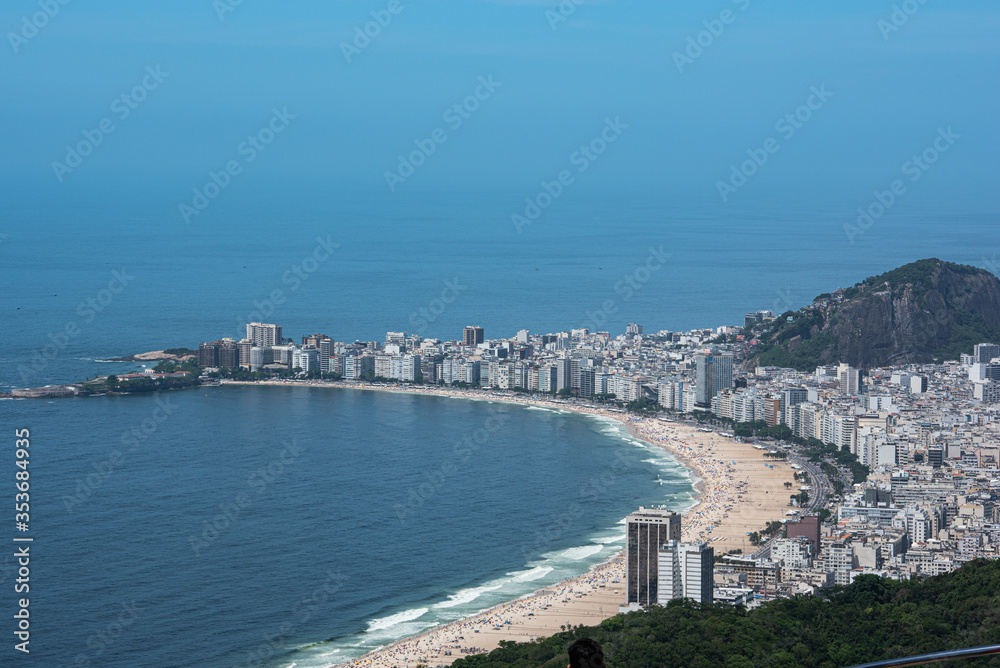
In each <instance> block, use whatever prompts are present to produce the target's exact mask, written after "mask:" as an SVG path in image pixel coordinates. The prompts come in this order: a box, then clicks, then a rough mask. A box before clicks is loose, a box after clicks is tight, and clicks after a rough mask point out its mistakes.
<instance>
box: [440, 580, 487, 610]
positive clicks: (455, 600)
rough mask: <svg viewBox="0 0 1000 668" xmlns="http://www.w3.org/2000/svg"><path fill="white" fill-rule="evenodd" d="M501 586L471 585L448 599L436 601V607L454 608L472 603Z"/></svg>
mask: <svg viewBox="0 0 1000 668" xmlns="http://www.w3.org/2000/svg"><path fill="white" fill-rule="evenodd" d="M499 588H500V585H492V586H483V587H470V588H469V589H461V590H459V591H457V592H455V593H454V594H452V595H451V596H449V597H448V600H447V601H441V602H440V603H435V604H434V607H435V608H454V607H455V606H456V605H462V604H464V603H471V602H473V601H475V600H476V599H477V598H479V597H480V596H482V595H483V594H485V593H486V592H488V591H495V590H497V589H499Z"/></svg>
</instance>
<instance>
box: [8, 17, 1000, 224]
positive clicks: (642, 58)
mask: <svg viewBox="0 0 1000 668" xmlns="http://www.w3.org/2000/svg"><path fill="white" fill-rule="evenodd" d="M226 1H227V0H218V2H216V3H213V2H212V0H178V1H174V2H170V3H157V4H156V5H151V3H136V2H124V1H118V0H105V1H101V2H83V1H82V0H72V1H70V2H68V4H65V5H59V4H58V2H57V0H50V2H51V5H52V6H53V7H55V6H58V12H57V13H55V14H54V16H52V17H51V18H48V19H47V21H45V22H44V23H45V25H42V27H40V28H38V29H37V32H36V33H34V34H32V35H31V36H30V37H27V38H24V39H19V37H17V36H18V35H19V36H20V37H24V34H25V30H26V32H27V33H29V34H31V33H32V31H31V29H30V28H27V29H25V20H28V21H29V22H30V21H31V20H32V18H31V17H33V16H35V15H37V14H38V12H40V11H42V10H41V9H40V6H41V5H45V4H46V0H42V2H39V1H38V0H36V1H35V2H30V1H25V0H16V1H15V0H10V1H9V2H5V3H4V4H3V7H2V10H0V26H2V27H3V30H4V33H5V39H4V43H3V44H2V45H0V86H2V88H3V90H4V91H5V96H4V104H3V105H2V109H0V114H2V116H3V121H4V122H3V128H4V132H3V154H4V157H5V160H4V161H3V164H2V166H0V175H2V177H3V179H4V181H5V183H6V184H8V186H13V187H6V188H4V190H5V191H6V192H5V194H4V195H2V197H3V203H5V204H7V205H10V204H15V205H16V204H20V203H21V202H20V200H21V199H22V198H24V197H25V196H27V195H28V194H29V193H30V194H31V196H32V197H33V198H42V199H44V200H45V201H47V202H57V203H63V204H66V205H73V203H74V202H77V201H82V200H83V199H84V198H86V197H87V196H88V195H89V194H92V193H95V192H109V191H115V190H119V191H124V192H140V191H146V190H149V191H151V192H155V193H157V194H158V195H162V196H163V198H164V200H165V201H171V202H176V201H180V200H182V199H183V198H184V197H188V196H189V195H190V193H191V190H192V188H193V187H197V186H199V185H202V184H204V183H205V182H206V180H207V179H208V175H209V173H210V171H214V172H216V173H218V172H219V171H220V170H224V169H225V165H226V163H227V162H229V161H231V160H235V161H236V162H237V163H239V165H240V167H241V173H240V175H239V177H238V178H237V179H235V181H234V183H233V187H234V189H235V188H239V189H243V190H245V191H246V192H247V194H248V195H249V194H251V193H253V192H255V191H259V190H260V189H261V188H267V187H275V188H290V189H295V190H296V191H297V192H300V193H302V194H303V195H308V194H320V193H322V194H323V195H325V196H337V195H338V194H345V195H346V194H352V193H356V192H358V191H364V190H367V189H371V190H372V191H373V192H380V193H382V194H384V195H386V196H402V197H406V196H408V195H412V194H416V193H421V192H425V191H434V190H439V189H451V188H454V189H460V190H465V191H472V192H475V191H478V190H511V191H516V192H533V191H534V190H536V189H537V187H538V184H539V182H540V181H541V180H543V179H545V180H551V179H553V178H556V176H557V174H558V173H559V172H560V171H561V170H564V169H567V168H570V165H571V158H572V156H573V155H574V152H575V151H577V150H578V149H579V147H580V146H581V145H584V144H587V143H589V142H591V141H592V140H594V139H596V138H597V137H598V136H600V134H601V132H602V129H603V127H604V125H605V122H606V119H608V118H611V119H615V118H619V119H620V121H621V123H624V124H625V125H627V129H625V130H624V131H623V132H622V133H621V136H620V137H619V138H618V139H617V141H615V142H614V143H613V144H611V145H609V146H608V147H607V150H606V152H605V153H603V154H602V155H600V156H599V159H597V160H594V161H593V164H592V165H590V167H591V169H592V170H593V171H592V172H591V174H592V175H595V176H593V178H591V179H590V180H589V181H588V184H589V185H588V190H590V189H595V190H600V189H602V188H607V189H615V190H617V191H628V192H635V193H640V194H646V195H652V196H660V195H662V196H664V197H679V198H687V199H690V200H694V201H700V200H704V201H705V202H715V203H718V202H719V200H720V194H719V192H718V190H719V189H718V182H719V181H724V180H726V179H728V178H729V177H730V173H731V165H734V164H739V163H740V162H741V161H744V160H746V159H748V154H747V151H758V155H759V149H760V148H761V147H762V146H763V145H764V143H765V142H766V141H767V140H768V139H769V138H771V139H774V140H775V141H776V142H777V143H778V147H779V150H777V152H776V153H773V154H769V155H768V162H767V164H766V165H762V166H761V167H760V169H759V170H757V171H756V173H755V174H754V175H753V176H752V177H751V178H749V179H748V182H747V184H746V185H745V186H743V187H741V188H740V192H738V193H737V195H736V196H735V198H740V197H746V198H751V197H764V198H770V197H799V196H811V195H812V194H814V193H820V192H823V193H830V192H837V193H844V196H845V197H847V198H848V199H850V200H851V201H854V200H859V198H862V200H863V198H866V197H868V196H870V194H871V192H872V191H873V190H874V189H876V188H886V187H888V186H889V184H890V182H891V181H892V180H893V179H896V178H899V177H900V174H901V169H902V166H903V164H904V163H905V162H906V161H907V160H908V159H909V157H910V156H911V155H913V154H914V153H919V152H921V151H923V150H924V149H925V148H927V147H929V146H930V145H931V144H932V142H933V141H934V140H935V137H936V136H937V134H938V130H939V129H941V128H945V129H946V128H948V127H951V128H953V132H954V133H956V134H957V135H959V137H960V138H959V139H958V140H957V141H956V142H954V145H953V146H950V147H949V150H948V152H947V154H944V155H942V156H941V158H940V161H939V162H938V164H935V165H934V166H933V168H932V169H931V170H929V171H928V174H927V178H926V179H925V180H924V184H923V185H922V187H921V189H920V190H921V193H922V195H924V196H927V197H930V198H938V199H939V200H940V199H941V198H950V199H951V200H953V201H955V202H956V203H958V202H961V204H956V206H971V204H970V203H972V202H975V203H976V206H980V208H982V207H981V205H982V204H984V203H985V206H986V208H995V205H996V191H997V190H998V189H997V188H996V181H997V179H996V164H995V163H996V161H995V156H996V155H997V154H998V148H1000V142H998V132H997V129H996V118H997V117H998V116H1000V103H998V102H1000V99H998V92H997V91H1000V85H998V84H1000V82H998V80H997V79H998V65H1000V58H998V55H1000V42H998V41H997V40H996V38H995V36H996V35H997V34H998V32H1000V5H997V4H996V3H995V2H988V1H970V2H962V3H955V2H944V1H943V0H926V2H924V4H920V3H919V1H918V0H911V2H910V4H909V5H908V7H907V8H908V9H910V10H911V11H912V13H911V14H909V15H906V21H905V23H904V22H902V20H901V19H900V16H902V15H903V14H900V12H902V5H905V4H907V3H893V2H889V1H882V0H867V1H864V2H861V1H854V2H837V3H833V2H826V3H803V2H795V1H792V0H786V1H779V2H775V1H771V2H766V3H765V2H763V1H762V0H749V1H748V0H739V2H732V1H730V0H716V1H713V2H697V3H695V2H663V1H662V0H659V1H657V2H645V1H637V0H632V1H630V2H625V1H624V0H621V1H616V0H604V1H601V2H586V3H583V4H580V5H575V4H573V3H572V2H570V1H569V0H567V2H566V3H564V5H563V6H564V12H565V13H566V14H568V16H567V17H566V20H565V21H558V22H554V20H553V19H552V16H553V15H554V14H553V12H558V11H559V9H558V7H559V5H558V3H555V2H536V1H533V0H507V1H503V0H496V1H492V2H488V1H485V0H411V1H409V2H404V1H402V0H400V2H399V3H398V6H399V7H402V11H400V12H399V13H398V14H395V15H392V19H391V22H389V23H388V24H387V25H385V26H384V27H380V29H379V33H378V34H377V35H376V36H375V37H373V38H371V40H370V43H368V44H367V45H365V46H364V48H359V49H358V50H357V52H354V53H352V54H351V59H350V62H348V59H347V58H346V57H345V55H344V53H343V46H342V45H343V44H345V43H347V44H350V43H351V42H352V40H353V39H354V35H355V29H356V28H361V29H363V28H364V26H365V24H366V23H368V22H370V21H372V20H373V17H372V14H371V13H372V12H376V13H379V12H381V13H382V16H383V18H384V17H385V16H386V14H387V7H388V6H389V4H390V3H389V2H388V0H379V1H376V2H369V1H344V0H334V1H326V2H316V1H312V2H302V1H296V0H292V1H288V2H282V3H276V2H261V1H259V0H244V1H243V2H242V3H241V4H239V5H238V6H235V7H232V11H227V12H225V13H223V14H222V18H220V11H219V9H218V7H219V6H220V5H221V4H222V3H224V2H226ZM894 5H895V6H896V7H900V10H899V11H898V12H897V24H898V25H893V28H896V27H898V30H892V31H891V32H890V31H888V29H887V28H886V25H891V21H892V17H893V12H894ZM570 9H572V11H570ZM914 9H915V11H913V10H914ZM50 12H51V8H50ZM26 17H27V19H26ZM560 18H562V17H560ZM723 19H725V20H726V21H728V23H725V22H724V21H723ZM880 21H882V22H883V23H882V24H881V26H880V23H879V22H880ZM37 22H41V21H37ZM706 22H707V23H706ZM713 28H714V29H715V31H716V32H717V33H718V34H710V32H711V30H712V29H713ZM699 33H702V34H701V35H700V38H701V41H702V42H703V43H704V44H705V46H703V47H702V48H701V52H700V53H698V51H697V49H694V48H692V51H690V52H689V54H695V57H693V58H691V59H690V61H688V62H684V63H682V68H680V69H681V70H682V71H679V68H678V64H677V62H678V60H677V59H678V56H677V55H675V54H678V53H680V54H684V53H685V50H686V49H687V48H688V47H689V41H688V40H689V38H691V39H692V40H697V39H698V38H699ZM12 35H15V37H12ZM356 48H357V47H356ZM156 67H159V68H160V71H161V72H164V73H166V74H165V75H164V76H163V77H162V80H161V81H159V82H158V83H157V85H156V86H155V88H152V89H151V90H148V91H146V93H145V99H144V100H143V101H142V102H139V103H136V104H135V109H132V110H130V113H129V116H128V117H126V118H120V113H121V109H122V106H121V104H118V105H117V106H113V105H114V101H115V100H116V99H118V98H120V96H121V95H122V94H125V93H128V92H129V91H130V90H132V89H133V88H134V87H135V86H137V85H141V83H142V81H143V78H144V77H146V76H147V71H148V70H147V68H154V69H155V68H156ZM480 77H486V78H490V77H492V79H491V80H492V81H495V82H497V83H498V84H499V86H497V87H496V88H495V90H493V91H492V92H491V93H490V94H489V96H488V97H486V98H485V99H482V100H480V101H479V102H478V103H477V105H476V106H477V107H478V108H476V110H475V111H474V112H471V113H469V114H468V118H464V119H463V122H462V124H461V126H460V127H457V128H454V127H452V126H451V125H449V123H448V122H446V121H445V117H444V113H445V112H446V111H447V110H448V109H449V108H451V107H452V106H453V105H454V104H456V103H461V102H462V101H463V100H465V99H466V98H467V97H468V96H470V95H474V94H475V92H476V89H477V86H479V83H478V82H479V80H480ZM147 81H151V80H149V79H147ZM823 86H825V89H826V90H828V91H829V92H831V93H832V96H830V97H829V99H828V100H826V101H825V102H824V103H823V104H822V105H820V106H819V108H817V109H815V110H814V111H812V112H811V113H810V117H809V119H808V121H806V122H804V123H802V124H801V127H800V128H797V129H796V131H795V133H794V135H792V136H790V137H786V136H783V134H782V133H781V132H779V131H778V130H776V125H775V124H776V122H777V121H778V120H779V119H781V118H782V117H784V116H785V115H786V114H788V113H795V111H796V110H797V109H798V108H799V107H800V106H801V105H803V104H804V103H806V102H807V101H808V99H809V96H810V95H811V90H812V89H813V87H823ZM814 101H815V100H814ZM275 108H277V109H279V110H282V109H286V108H287V110H288V112H289V113H290V114H294V116H295V118H294V119H293V120H290V121H289V122H288V126H287V128H285V129H283V130H282V131H281V132H280V133H279V134H277V135H276V136H275V137H274V141H273V142H272V143H270V144H268V145H267V146H266V149H265V150H263V151H260V153H259V155H258V156H256V158H257V159H255V160H254V161H253V164H248V163H247V162H246V160H245V159H246V155H245V154H242V153H240V151H239V147H240V145H241V143H242V142H243V141H244V140H246V138H247V137H248V136H249V135H252V134H256V133H258V132H259V131H261V130H262V129H263V128H265V127H266V126H267V125H268V123H269V122H270V119H271V117H272V114H273V112H272V110H273V109H275ZM113 109H117V110H118V112H117V113H116V112H115V111H113ZM105 119H110V122H111V123H113V125H114V131H113V132H112V133H111V134H109V135H106V136H104V137H103V139H102V141H101V143H100V144H99V145H97V146H96V147H95V148H94V150H93V152H92V154H91V155H88V156H86V157H84V158H83V159H82V160H81V163H80V164H79V166H78V167H76V168H74V169H72V170H71V171H70V172H63V173H62V174H61V177H62V180H61V181H60V180H59V178H58V177H57V174H56V173H55V172H56V171H57V170H55V169H54V168H53V163H54V162H64V161H65V160H66V146H67V145H76V144H78V143H79V142H80V141H83V140H85V135H84V134H83V133H84V131H89V132H91V136H92V137H93V136H95V135H94V134H93V131H94V129H95V128H99V126H100V123H101V122H102V120H105ZM437 129H441V130H443V131H444V132H445V135H446V137H447V140H446V141H445V142H444V143H441V144H437V145H436V146H435V152H434V154H433V155H431V156H429V157H427V158H426V160H425V164H423V165H422V166H420V168H419V169H416V170H415V171H414V174H413V175H412V176H410V177H408V178H406V179H405V182H404V183H402V184H399V187H398V189H397V190H396V191H395V192H390V191H389V190H388V188H387V185H386V178H385V173H386V172H387V171H389V170H394V169H396V168H397V164H398V158H397V156H399V155H400V154H406V153H409V152H411V151H413V150H415V148H416V144H415V142H417V141H424V142H425V143H426V140H427V138H428V137H431V136H432V133H433V132H434V131H435V130H437Z"/></svg>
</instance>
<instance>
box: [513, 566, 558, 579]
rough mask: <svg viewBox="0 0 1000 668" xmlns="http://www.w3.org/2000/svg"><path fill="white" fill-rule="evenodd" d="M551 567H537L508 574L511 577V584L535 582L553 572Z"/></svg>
mask: <svg viewBox="0 0 1000 668" xmlns="http://www.w3.org/2000/svg"><path fill="white" fill-rule="evenodd" d="M552 570H553V569H552V567H551V566H535V567H534V568H530V569H528V570H526V571H514V572H511V573H507V575H511V576H513V577H511V579H510V581H511V582H533V581H535V580H537V579H539V578H544V577H545V576H546V575H548V574H549V573H551V572H552Z"/></svg>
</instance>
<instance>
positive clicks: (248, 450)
mask: <svg viewBox="0 0 1000 668" xmlns="http://www.w3.org/2000/svg"><path fill="white" fill-rule="evenodd" d="M3 404H4V410H5V412H6V411H10V413H8V418H9V419H10V421H11V423H12V424H16V425H18V426H28V427H29V428H30V429H31V432H32V433H31V437H32V445H31V453H32V460H31V464H30V466H31V471H32V473H33V477H32V479H31V480H32V482H33V484H32V487H31V494H32V500H33V512H32V522H33V526H34V527H35V528H34V536H35V537H36V541H35V542H34V543H33V544H32V545H31V553H32V556H33V559H32V567H33V568H32V572H31V585H30V586H31V592H30V595H31V600H32V608H31V613H32V618H33V620H34V624H33V627H32V631H33V637H35V638H37V639H38V641H37V645H33V646H32V648H33V652H32V655H31V656H32V658H33V659H34V661H35V662H36V663H33V664H32V665H46V666H57V665H86V663H85V661H86V660H87V659H89V660H90V661H91V663H90V664H89V665H92V666H97V665H100V666H130V667H136V668H139V667H142V666H150V667H154V666H155V667H162V666H213V667H214V666H218V667H220V668H221V667H223V666H225V667H229V666H238V665H261V666H287V665H289V664H290V663H292V662H297V663H298V665H299V666H323V665H327V664H328V663H329V662H333V661H338V660H345V659H347V658H350V657H352V656H356V655H358V654H360V653H363V652H364V651H367V650H370V649H373V648H375V647H377V646H379V645H381V644H384V643H386V642H388V641H391V640H394V639H397V638H399V637H402V636H406V635H409V634H412V633H415V632H417V631H419V630H421V629H423V628H426V627H428V626H431V625H434V624H438V623H442V622H446V621H450V620H454V619H458V618H460V617H463V616H466V615H468V614H471V613H473V612H475V611H477V610H481V609H483V608H486V607H489V606H491V605H494V604H496V603H498V602H501V601H504V600H509V599H512V598H516V597H517V596H520V595H523V594H525V593H527V592H529V591H532V590H534V589H537V588H539V587H541V586H544V585H545V584H548V583H552V582H556V581H559V580H561V579H565V578H566V577H569V576H572V575H576V574H578V573H579V572H581V571H583V570H586V568H587V567H588V566H589V565H591V564H594V563H596V562H598V561H601V560H603V559H606V558H608V557H610V556H611V555H612V554H614V552H615V551H617V550H618V549H621V548H622V546H623V543H622V539H623V538H624V532H623V531H622V528H621V526H620V525H618V522H619V521H620V520H621V518H622V517H624V515H625V514H627V513H628V512H630V511H631V510H632V509H634V507H635V506H638V505H640V504H648V503H654V502H665V503H668V504H670V505H672V506H675V507H678V508H683V507H686V506H688V505H690V503H691V499H692V497H691V480H690V479H689V478H688V475H687V472H686V471H685V470H684V469H683V468H681V467H679V466H677V465H676V464H675V463H673V462H672V461H671V460H670V459H669V458H668V457H666V456H665V455H662V454H660V453H657V452H655V451H654V450H652V449H650V448H648V447H645V446H642V445H641V444H639V443H638V442H636V441H634V440H632V439H631V438H628V437H627V436H625V435H623V434H622V433H621V432H620V431H619V428H618V427H616V426H614V425H613V424H610V423H608V422H605V421H601V420H598V419H592V418H588V417H584V416H579V415H573V414H565V413H560V412H556V411H548V410H540V409H534V408H526V407H523V406H516V405H510V404H502V403H493V402H486V401H468V400H456V399H449V398H442V397H427V396H413V395H405V394H393V393H383V392H370V391H360V390H348V389H334V388H305V387H299V388H289V387H232V386H224V387H221V388H202V389H201V390H199V391H192V390H189V391H178V392H172V393H165V394H162V395H160V396H157V397H154V396H151V395H130V396H120V397H100V398H86V399H82V398H81V399H67V400H55V401H40V400H39V401H30V400H17V401H10V400H8V401H4V402H3ZM133 429H135V432H133V431H132V430H133ZM11 440H13V439H11ZM657 476H660V477H661V478H662V479H663V480H666V481H668V483H667V484H664V485H660V484H659V483H658V482H657V481H656V479H657ZM11 519H13V518H11ZM11 533H13V532H11ZM5 552H12V550H5ZM0 565H2V568H3V569H4V579H5V580H8V579H9V578H11V577H12V574H13V570H14V568H15V564H14V559H13V558H12V557H8V556H7V555H5V557H4V558H3V559H0ZM13 598H14V597H13V595H12V592H11V591H10V588H9V587H5V588H4V590H3V595H2V597H0V601H2V603H3V605H4V607H5V609H8V610H9V609H12V606H13V605H14V602H13ZM9 625H10V623H9V622H8V623H6V624H5V626H9ZM255 660H257V661H259V663H254V662H253V661H255Z"/></svg>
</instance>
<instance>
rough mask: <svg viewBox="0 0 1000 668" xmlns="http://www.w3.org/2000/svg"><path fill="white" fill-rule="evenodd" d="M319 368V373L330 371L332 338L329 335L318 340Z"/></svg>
mask: <svg viewBox="0 0 1000 668" xmlns="http://www.w3.org/2000/svg"><path fill="white" fill-rule="evenodd" d="M318 347H319V370H320V372H321V373H331V372H332V371H333V369H331V368H330V357H331V356H332V355H333V339H331V338H330V337H329V336H327V337H325V338H322V339H320V340H319V346H318Z"/></svg>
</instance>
